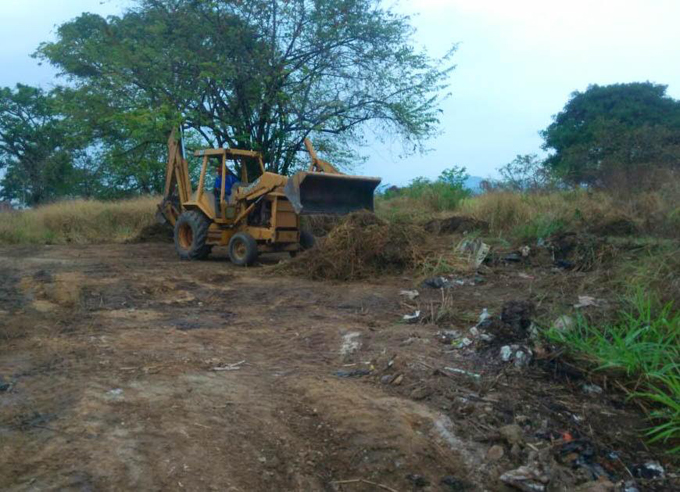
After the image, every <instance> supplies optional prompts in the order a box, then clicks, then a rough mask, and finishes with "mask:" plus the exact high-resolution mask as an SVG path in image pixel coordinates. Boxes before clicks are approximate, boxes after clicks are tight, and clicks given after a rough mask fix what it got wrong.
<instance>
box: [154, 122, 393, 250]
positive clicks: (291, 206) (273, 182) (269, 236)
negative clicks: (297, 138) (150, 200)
mask: <svg viewBox="0 0 680 492" xmlns="http://www.w3.org/2000/svg"><path fill="white" fill-rule="evenodd" d="M305 145H306V146H307V149H308V151H309V152H310V155H311V157H312V164H311V166H310V168H309V169H308V170H307V171H303V172H299V173H297V174H296V175H294V176H292V177H290V178H289V177H286V176H282V175H279V174H276V173H271V172H267V171H266V170H265V167H264V163H263V160H262V156H261V154H260V153H258V152H254V151H250V150H240V149H226V148H221V149H205V150H199V151H196V152H195V153H194V155H195V156H197V157H202V158H203V161H202V165H201V171H200V174H199V182H198V186H197V187H196V189H195V190H194V189H192V185H191V180H190V179H189V166H188V162H187V160H186V159H185V158H184V151H183V148H182V142H181V141H177V139H176V137H175V132H174V131H173V132H172V134H171V135H170V138H169V139H168V163H167V168H166V182H165V193H164V197H163V201H162V202H161V203H160V204H159V206H158V208H159V214H158V217H159V219H160V220H161V221H167V222H169V223H170V224H171V225H173V226H174V227H175V229H176V231H175V245H176V247H177V248H178V252H179V253H180V256H181V257H185V256H183V255H182V252H183V251H184V249H187V248H190V247H192V245H193V247H195V246H196V244H195V243H196V241H197V239H196V236H197V235H200V236H201V237H200V238H198V239H199V240H200V242H201V244H200V245H199V246H200V247H202V248H203V249H202V250H201V251H203V252H206V251H209V250H210V247H212V246H215V245H224V246H229V245H230V243H231V242H232V238H233V237H234V236H235V235H237V234H239V233H245V234H247V235H248V236H250V237H252V239H254V241H255V243H256V245H257V253H262V252H273V251H289V252H291V253H292V254H294V253H295V252H297V251H298V250H299V249H301V245H300V241H301V233H300V215H301V214H346V213H349V212H352V211H354V210H360V209H367V210H373V194H374V190H375V188H376V187H377V186H378V184H379V183H380V179H379V178H364V177H359V176H347V175H344V174H341V173H340V172H339V171H338V170H337V169H336V168H335V167H333V166H332V165H331V164H330V163H328V162H326V161H323V160H321V159H319V158H318V157H317V156H316V152H315V151H314V148H313V147H312V144H311V142H309V140H305ZM237 162H238V163H240V166H239V167H240V173H239V175H238V178H239V179H240V182H239V183H237V184H236V185H234V187H233V189H232V190H231V193H228V192H227V190H225V182H226V179H222V180H221V181H222V187H221V189H220V190H215V191H210V190H209V187H206V180H207V179H214V177H212V176H209V175H208V170H209V169H210V168H211V167H215V168H216V167H218V166H219V167H221V168H222V176H227V170H228V169H229V170H230V171H231V172H232V173H233V174H236V173H235V172H234V170H235V169H236V167H234V166H232V164H234V163H237ZM255 169H256V170H257V175H256V176H249V173H248V171H249V170H250V171H251V173H252V172H253V170H255ZM216 191H219V197H215V192H216ZM191 211H197V212H199V214H198V215H197V214H196V213H194V214H193V220H194V222H196V221H197V220H198V221H199V222H200V224H199V225H200V226H201V227H199V228H198V230H197V229H196V227H195V226H194V227H193V228H192V227H190V226H191V225H192V224H193V223H192V222H191V221H189V226H185V225H184V222H186V221H180V222H182V223H181V224H179V225H178V221H179V220H180V217H181V216H182V214H184V213H185V212H191ZM178 227H179V229H180V230H177V229H178ZM182 227H184V228H185V230H181V229H182ZM187 227H188V228H189V229H191V230H188V229H186V228H187ZM206 228H207V232H206V231H205V229H206ZM202 231H203V232H204V234H201V232H202ZM251 243H252V241H251ZM230 248H231V246H230ZM206 254H207V253H206ZM204 256H205V254H198V255H195V257H196V259H198V258H200V257H204ZM187 259H194V257H191V258H189V257H187ZM232 261H233V258H232Z"/></svg>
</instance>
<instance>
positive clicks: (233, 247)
mask: <svg viewBox="0 0 680 492" xmlns="http://www.w3.org/2000/svg"><path fill="white" fill-rule="evenodd" d="M229 259H230V260H231V262H232V263H233V264H234V265H238V266H249V265H252V264H253V263H255V260H257V242H256V241H255V239H254V238H253V236H251V235H250V234H248V233H247V232H239V233H236V234H234V235H233V236H232V238H231V240H230V241H229Z"/></svg>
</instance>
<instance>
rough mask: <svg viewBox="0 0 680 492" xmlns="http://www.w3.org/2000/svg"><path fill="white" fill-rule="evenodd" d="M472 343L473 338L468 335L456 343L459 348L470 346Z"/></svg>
mask: <svg viewBox="0 0 680 492" xmlns="http://www.w3.org/2000/svg"><path fill="white" fill-rule="evenodd" d="M470 345H472V340H470V339H469V338H468V337H464V338H461V339H460V340H459V341H458V343H457V344H456V347H458V348H465V347H469V346H470Z"/></svg>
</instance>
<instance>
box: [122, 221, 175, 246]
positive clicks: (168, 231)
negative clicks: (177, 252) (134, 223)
mask: <svg viewBox="0 0 680 492" xmlns="http://www.w3.org/2000/svg"><path fill="white" fill-rule="evenodd" d="M172 241H173V233H172V227H170V225H168V224H151V225H149V226H146V227H145V228H144V229H142V230H141V231H140V232H139V234H138V235H137V236H136V237H134V238H133V239H131V240H130V241H128V242H130V243H171V242H172Z"/></svg>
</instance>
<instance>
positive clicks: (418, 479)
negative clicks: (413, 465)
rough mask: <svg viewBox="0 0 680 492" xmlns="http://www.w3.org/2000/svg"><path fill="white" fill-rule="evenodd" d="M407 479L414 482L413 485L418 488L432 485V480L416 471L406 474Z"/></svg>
mask: <svg viewBox="0 0 680 492" xmlns="http://www.w3.org/2000/svg"><path fill="white" fill-rule="evenodd" d="M406 480H408V481H410V482H412V483H413V486H414V487H417V488H423V487H427V486H428V485H430V481H429V480H428V479H427V478H425V477H423V476H422V475H416V474H414V473H409V474H408V475H406Z"/></svg>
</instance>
